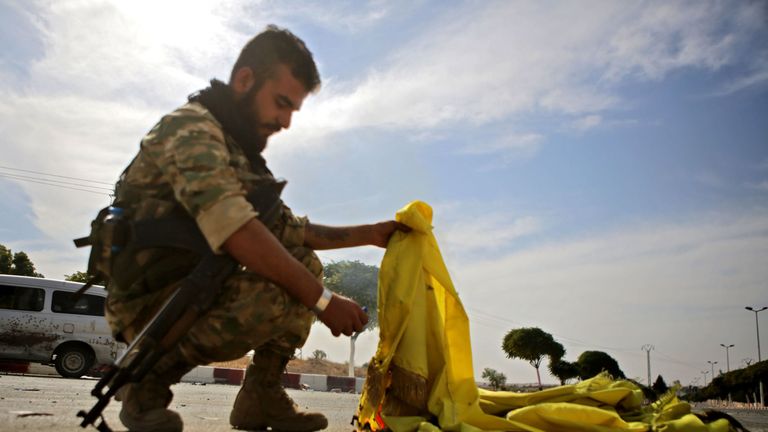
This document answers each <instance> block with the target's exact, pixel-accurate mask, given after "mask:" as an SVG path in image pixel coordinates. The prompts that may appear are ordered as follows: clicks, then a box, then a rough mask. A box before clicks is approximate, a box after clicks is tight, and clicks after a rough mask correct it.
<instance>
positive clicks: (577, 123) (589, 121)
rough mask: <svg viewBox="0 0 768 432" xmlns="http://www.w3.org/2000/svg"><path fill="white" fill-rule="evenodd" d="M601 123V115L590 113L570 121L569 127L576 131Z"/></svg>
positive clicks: (585, 129)
mask: <svg viewBox="0 0 768 432" xmlns="http://www.w3.org/2000/svg"><path fill="white" fill-rule="evenodd" d="M601 123H603V117H602V116H599V115H596V114H591V115H588V116H584V117H580V118H578V119H576V120H574V121H573V122H572V123H571V127H572V128H574V129H576V130H578V131H582V132H583V131H587V130H589V129H592V128H595V127H597V126H600V124H601Z"/></svg>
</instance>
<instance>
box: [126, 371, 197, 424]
mask: <svg viewBox="0 0 768 432" xmlns="http://www.w3.org/2000/svg"><path fill="white" fill-rule="evenodd" d="M169 387H170V385H167V384H166V385H164V384H162V383H158V382H152V381H147V380H144V381H142V382H140V383H134V384H128V385H126V386H125V387H123V388H121V389H120V391H119V392H118V393H119V398H118V400H120V401H122V402H123V406H122V408H121V409H120V421H121V422H123V425H125V427H127V428H128V430H129V431H152V432H181V431H182V430H183V429H184V423H183V422H182V421H181V416H180V415H179V414H178V413H177V412H175V411H171V410H169V409H168V404H170V402H171V399H172V398H173V393H171V389H170V388H169Z"/></svg>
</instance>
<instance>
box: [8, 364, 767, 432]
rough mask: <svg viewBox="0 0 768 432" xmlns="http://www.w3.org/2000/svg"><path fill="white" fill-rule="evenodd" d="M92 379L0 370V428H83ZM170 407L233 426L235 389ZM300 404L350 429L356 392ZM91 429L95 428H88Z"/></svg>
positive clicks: (759, 420)
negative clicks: (80, 413) (79, 414)
mask: <svg viewBox="0 0 768 432" xmlns="http://www.w3.org/2000/svg"><path fill="white" fill-rule="evenodd" d="M94 384H95V381H94V380H89V379H79V380H78V379H65V378H60V377H50V376H29V375H27V376H20V375H0V432H6V431H41V430H55V431H63V432H75V431H82V430H83V429H81V428H80V426H79V424H80V419H79V418H77V417H75V413H77V411H78V410H81V409H90V408H91V406H92V405H93V402H94V401H95V400H96V399H95V398H93V397H92V396H90V391H91V388H93V385H94ZM173 389H174V393H175V395H176V396H175V397H174V400H173V403H172V405H171V408H172V409H174V410H176V411H178V412H179V413H180V414H181V415H182V417H183V418H184V424H185V427H184V430H185V431H189V432H197V431H199V432H224V431H227V432H229V431H232V430H233V429H231V428H230V426H229V421H228V420H229V410H230V407H231V406H232V402H233V401H234V399H235V396H236V395H237V390H238V387H237V386H232V385H217V384H213V385H206V386H201V385H194V384H186V383H182V384H178V385H176V386H174V388H173ZM288 392H289V394H290V395H291V397H293V399H294V400H295V401H296V403H298V404H299V406H301V407H302V408H306V407H311V408H312V409H313V410H317V411H320V412H322V413H324V414H325V415H326V416H327V417H328V421H329V427H328V429H327V431H329V432H341V431H344V432H350V431H352V430H353V428H352V426H351V425H350V420H351V418H352V414H353V413H354V411H355V407H356V406H357V402H358V397H359V395H354V394H344V393H324V392H301V391H294V390H288ZM119 407H120V404H119V403H118V402H112V403H111V404H109V406H108V407H107V409H106V410H105V417H106V419H107V423H108V424H109V425H110V427H112V428H113V429H114V430H115V431H125V428H123V426H122V424H121V423H120V421H119V420H118V418H117V414H118V410H119ZM728 412H729V414H731V415H733V416H734V417H735V418H737V419H738V420H739V421H741V422H742V424H743V425H744V426H745V427H747V428H748V429H749V430H750V431H752V432H768V411H739V410H733V411H728ZM90 431H95V429H90Z"/></svg>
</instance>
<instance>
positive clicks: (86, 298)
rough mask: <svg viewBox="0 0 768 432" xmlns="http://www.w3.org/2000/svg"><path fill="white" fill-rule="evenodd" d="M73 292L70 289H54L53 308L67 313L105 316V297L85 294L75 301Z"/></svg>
mask: <svg viewBox="0 0 768 432" xmlns="http://www.w3.org/2000/svg"><path fill="white" fill-rule="evenodd" d="M73 294H74V293H71V292H68V291H54V292H53V297H51V310H52V311H53V312H57V313H65V314H78V315H93V316H104V297H101V296H95V295H89V294H83V295H82V296H80V298H79V299H77V302H74V301H72V296H73Z"/></svg>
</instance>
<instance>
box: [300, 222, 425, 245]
mask: <svg viewBox="0 0 768 432" xmlns="http://www.w3.org/2000/svg"><path fill="white" fill-rule="evenodd" d="M397 230H400V231H405V232H408V231H410V228H408V227H407V226H405V225H403V224H401V223H398V222H395V221H386V222H379V223H375V224H370V225H354V226H345V227H330V226H326V225H317V224H313V223H311V222H310V223H307V225H306V227H305V228H304V245H305V246H307V247H310V248H312V249H315V250H323V249H340V248H346V247H354V246H365V245H371V246H378V247H382V248H385V247H387V243H388V242H389V237H390V236H391V235H392V233H394V232H395V231H397Z"/></svg>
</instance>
